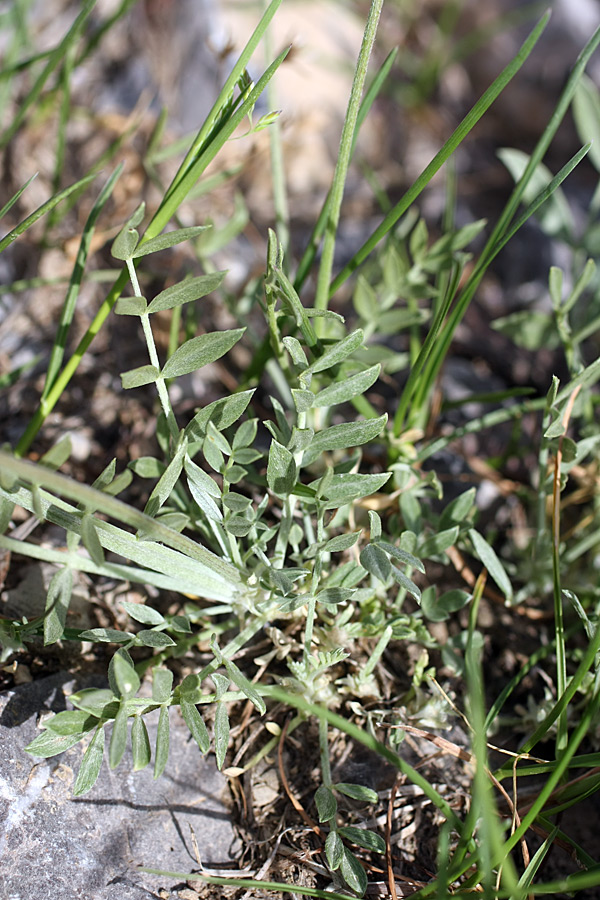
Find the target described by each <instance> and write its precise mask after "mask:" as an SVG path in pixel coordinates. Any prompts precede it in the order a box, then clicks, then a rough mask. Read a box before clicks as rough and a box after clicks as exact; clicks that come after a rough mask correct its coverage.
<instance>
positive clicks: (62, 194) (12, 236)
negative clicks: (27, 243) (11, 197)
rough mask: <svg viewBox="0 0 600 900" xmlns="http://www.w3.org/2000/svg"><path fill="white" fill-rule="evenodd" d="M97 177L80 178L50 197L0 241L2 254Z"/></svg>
mask: <svg viewBox="0 0 600 900" xmlns="http://www.w3.org/2000/svg"><path fill="white" fill-rule="evenodd" d="M95 177H96V176H95V175H86V176H85V177H84V178H80V180H79V181H76V182H75V183H74V184H71V185H69V187H67V188H65V189H64V190H63V191H59V193H58V194H54V196H53V197H50V199H49V200H47V201H46V202H45V203H43V204H42V205H41V206H38V208H37V209H36V210H34V212H32V213H31V215H29V216H27V218H26V219H23V221H22V222H20V223H19V224H18V225H17V226H16V227H15V228H13V230H12V231H9V233H8V234H6V235H5V236H4V237H3V238H2V240H1V241H0V253H2V251H3V250H5V249H6V248H7V247H8V246H9V245H10V244H12V243H13V242H14V241H16V240H17V238H18V237H20V236H21V235H22V234H23V233H24V232H25V231H27V229H28V228H31V226H32V225H33V224H34V223H35V222H37V220H38V219H40V218H41V217H42V216H44V215H46V213H49V212H50V211H51V210H52V209H54V207H55V206H56V205H57V204H58V203H61V202H62V201H63V200H65V199H66V198H67V197H68V196H69V194H72V193H73V191H76V190H78V189H79V188H81V187H83V186H84V185H86V184H88V182H90V181H91V180H92V179H93V178H95Z"/></svg>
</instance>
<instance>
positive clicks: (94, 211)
mask: <svg viewBox="0 0 600 900" xmlns="http://www.w3.org/2000/svg"><path fill="white" fill-rule="evenodd" d="M122 171H123V163H121V164H120V165H119V166H117V168H116V169H115V171H114V172H113V173H112V175H111V176H110V178H109V179H108V180H107V182H106V184H105V185H104V187H103V188H102V190H101V191H100V194H99V195H98V197H97V198H96V200H95V202H94V204H93V206H92V208H91V210H90V213H89V215H88V217H87V220H86V223H85V225H84V227H83V233H82V235H81V240H80V242H79V249H78V251H77V256H76V258H75V264H74V266H73V271H72V273H71V277H70V279H69V286H68V288H67V293H66V295H65V302H64V304H63V308H62V310H61V314H60V322H59V325H58V330H57V333H56V338H55V340H54V344H53V347H52V353H51V354H50V360H49V362H48V368H47V371H46V380H45V383H44V389H43V391H42V400H43V399H45V397H47V396H48V393H49V391H50V388H51V387H52V385H53V384H54V381H55V380H56V378H57V377H58V373H59V371H60V367H61V365H62V362H63V359H64V353H65V347H66V343H67V335H68V332H69V328H70V326H71V323H72V321H73V316H74V315H75V307H76V304H77V297H78V296H79V290H80V287H81V282H82V280H83V275H84V272H85V266H86V263H87V259H88V256H89V253H90V249H91V246H92V238H93V236H94V230H95V227H96V222H97V221H98V217H99V216H100V213H101V212H102V210H103V208H104V206H105V205H106V202H107V201H108V199H109V198H110V196H111V194H112V192H113V189H114V187H115V185H116V183H117V181H118V179H119V176H120V175H121V172H122Z"/></svg>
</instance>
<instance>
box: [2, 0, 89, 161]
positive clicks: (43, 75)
mask: <svg viewBox="0 0 600 900" xmlns="http://www.w3.org/2000/svg"><path fill="white" fill-rule="evenodd" d="M95 5H96V0H85V2H84V4H83V8H82V10H81V12H80V13H79V15H78V16H77V18H76V19H75V21H74V22H73V24H72V25H71V27H70V28H69V30H68V31H67V33H66V34H65V36H64V38H63V39H62V41H61V42H60V44H58V46H57V47H55V49H54V50H53V51H52V52H51V53H50V55H49V57H48V62H47V63H46V65H45V66H44V68H43V69H42V71H41V72H40V74H39V75H38V77H37V78H36V80H35V83H34V85H33V87H32V88H31V90H30V92H29V93H28V94H27V96H26V97H25V99H24V100H23V102H22V103H21V106H20V108H19V112H18V113H17V114H16V116H15V117H14V119H13V121H12V122H11V124H10V125H9V126H8V128H7V129H6V130H5V131H4V133H3V134H2V136H1V137H0V148H1V149H4V147H6V145H7V144H8V143H9V142H10V141H11V140H12V138H13V137H14V136H15V134H16V133H17V131H18V130H19V128H20V127H21V125H22V123H23V121H24V120H25V117H26V116H27V113H28V112H29V109H30V108H31V107H32V106H33V105H34V104H35V103H36V102H37V100H38V98H39V96H40V94H41V93H42V90H43V89H44V85H45V84H46V82H47V80H48V78H49V77H50V75H52V73H53V72H54V71H55V69H57V68H58V66H59V65H60V62H61V60H62V59H63V58H64V57H65V55H66V53H67V51H68V49H69V47H70V46H71V45H72V44H73V43H74V42H75V41H76V40H77V38H78V37H79V35H80V33H81V30H82V28H83V26H84V24H85V20H86V19H87V18H88V16H89V14H90V13H91V11H92V9H93V8H94V6H95Z"/></svg>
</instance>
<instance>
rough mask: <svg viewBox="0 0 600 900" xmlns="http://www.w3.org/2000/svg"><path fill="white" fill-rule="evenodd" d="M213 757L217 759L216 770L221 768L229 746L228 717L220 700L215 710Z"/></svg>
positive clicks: (225, 708)
mask: <svg viewBox="0 0 600 900" xmlns="http://www.w3.org/2000/svg"><path fill="white" fill-rule="evenodd" d="M214 731H215V756H216V759H217V769H219V770H221V769H222V768H223V763H224V762H225V754H226V753H227V747H228V746H229V715H228V714H227V706H226V705H225V703H223V701H222V700H220V701H219V702H218V703H217V708H216V710H215V724H214Z"/></svg>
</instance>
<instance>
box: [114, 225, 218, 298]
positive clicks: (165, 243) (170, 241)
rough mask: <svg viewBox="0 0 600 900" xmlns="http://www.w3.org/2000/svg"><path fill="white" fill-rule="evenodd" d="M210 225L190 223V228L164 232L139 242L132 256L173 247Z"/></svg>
mask: <svg viewBox="0 0 600 900" xmlns="http://www.w3.org/2000/svg"><path fill="white" fill-rule="evenodd" d="M210 227H211V226H210V225H192V226H191V227H190V228H178V229H177V230H176V231H167V233H166V234H159V235H158V236H157V237H155V238H150V240H148V241H145V242H144V243H143V244H140V245H139V247H137V248H136V249H135V250H134V252H133V253H132V258H133V259H139V258H140V257H141V256H148V254H149V253H158V251H159V250H166V249H167V248H168V247H174V246H175V245H176V244H181V243H183V241H188V240H190V239H191V238H195V237H198V235H199V234H202V232H203V231H206V229H207V228H210ZM165 309H169V307H168V306H167V307H165Z"/></svg>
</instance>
